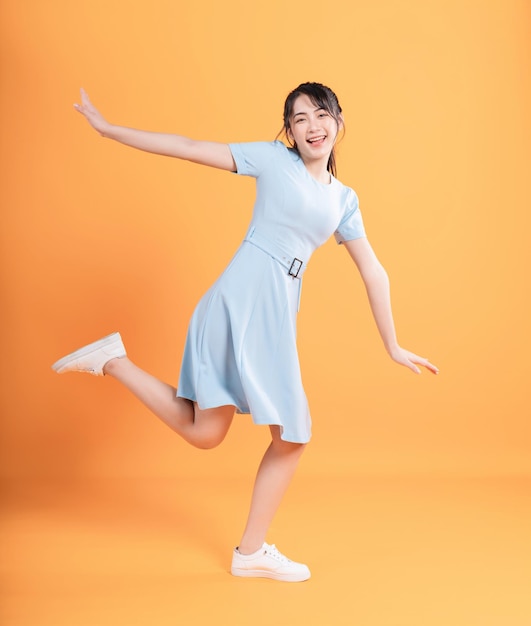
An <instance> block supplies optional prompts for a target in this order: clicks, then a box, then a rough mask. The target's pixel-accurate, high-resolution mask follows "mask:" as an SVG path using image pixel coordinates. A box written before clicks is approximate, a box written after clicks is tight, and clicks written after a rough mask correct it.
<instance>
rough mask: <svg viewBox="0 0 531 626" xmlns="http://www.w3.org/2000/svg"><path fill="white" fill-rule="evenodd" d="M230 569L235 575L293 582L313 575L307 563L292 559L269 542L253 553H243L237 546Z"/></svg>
mask: <svg viewBox="0 0 531 626" xmlns="http://www.w3.org/2000/svg"><path fill="white" fill-rule="evenodd" d="M230 571H231V574H232V575H233V576H244V577H256V578H273V579H274V580H283V581H285V582H292V583H295V582H301V581H303V580H308V578H310V576H311V574H310V570H309V569H308V567H307V566H306V565H304V564H303V563H296V562H295V561H290V560H289V559H288V558H287V557H285V556H284V555H283V554H281V553H280V552H279V551H278V550H277V548H276V547H275V546H274V545H272V546H270V545H269V544H267V543H264V545H263V546H262V547H261V548H260V549H259V550H257V551H256V552H253V554H241V553H240V552H239V551H238V548H235V549H234V553H233V555H232V567H231V570H230Z"/></svg>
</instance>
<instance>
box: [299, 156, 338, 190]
mask: <svg viewBox="0 0 531 626" xmlns="http://www.w3.org/2000/svg"><path fill="white" fill-rule="evenodd" d="M303 162H304V165H305V166H306V169H307V170H308V172H309V173H310V174H311V175H312V176H313V178H315V180H318V181H319V182H320V183H323V184H325V185H328V184H329V183H331V182H332V176H331V175H330V172H329V171H328V170H327V165H328V157H326V160H325V159H316V160H315V161H313V160H312V161H305V160H304V159H303Z"/></svg>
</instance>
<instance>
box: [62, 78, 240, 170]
mask: <svg viewBox="0 0 531 626" xmlns="http://www.w3.org/2000/svg"><path fill="white" fill-rule="evenodd" d="M74 108H75V109H76V111H78V112H79V113H81V114H82V115H83V116H84V117H85V118H86V120H87V121H88V123H89V124H90V125H91V126H92V127H93V128H94V129H95V130H96V131H97V132H98V133H99V134H100V135H101V136H102V137H108V138H109V139H114V140H115V141H118V142H120V143H123V144H125V145H126V146H130V147H132V148H136V149H138V150H144V151H145V152H152V153H154V154H161V155H163V156H170V157H174V158H177V159H184V160H186V161H192V162H193V163H199V164H201V165H209V166H210V167H217V168H219V169H222V170H228V171H230V172H235V171H236V164H235V162H234V158H233V156H232V153H231V151H230V148H229V146H228V144H226V143H217V142H214V141H196V140H194V139H189V138H188V137H183V136H182V135H174V134H170V133H154V132H150V131H146V130H137V129H135V128H126V127H125V126H116V125H115V124H111V123H110V122H108V121H107V120H106V119H105V118H104V117H103V115H102V114H101V113H100V112H99V111H98V109H97V108H96V107H95V106H94V105H93V104H92V102H91V101H90V99H89V97H88V95H87V93H86V92H85V91H84V90H83V89H82V90H81V104H74Z"/></svg>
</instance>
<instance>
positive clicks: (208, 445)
mask: <svg viewBox="0 0 531 626" xmlns="http://www.w3.org/2000/svg"><path fill="white" fill-rule="evenodd" d="M226 434H227V433H226V432H223V433H202V434H201V435H200V436H196V437H194V439H193V441H190V443H191V444H192V445H193V446H195V447H196V448H199V449H200V450H212V449H213V448H217V447H218V446H219V444H220V443H221V442H222V441H223V440H224V439H225V435H226Z"/></svg>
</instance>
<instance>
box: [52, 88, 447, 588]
mask: <svg viewBox="0 0 531 626" xmlns="http://www.w3.org/2000/svg"><path fill="white" fill-rule="evenodd" d="M75 108H76V109H77V111H79V113H81V114H82V115H83V116H84V117H85V118H86V119H87V121H88V122H89V124H90V125H91V126H92V127H93V128H94V129H95V130H96V131H98V132H99V133H100V134H101V135H102V136H103V137H108V138H110V139H114V140H115V141H119V142H121V143H123V144H125V145H128V146H131V147H133V148H137V149H140V150H145V151H148V152H153V153H156V154H162V155H166V156H171V157H176V158H178V159H185V160H188V161H193V162H194V163H200V164H202V165H209V166H212V167H217V168H220V169H224V170H227V171H229V172H237V173H238V174H242V175H247V176H253V177H255V178H256V183H257V195H256V202H255V206H254V211H253V215H252V219H251V223H250V226H249V230H248V232H247V235H246V237H245V239H244V241H243V242H242V244H241V246H240V248H239V249H238V251H237V252H236V254H235V256H234V258H233V259H232V261H231V262H230V264H229V266H228V267H227V269H226V270H225V272H224V273H223V274H222V276H221V277H220V278H219V279H218V280H217V281H216V283H215V284H214V285H213V286H212V287H211V288H210V290H209V291H208V292H207V293H206V294H205V296H204V297H203V298H202V299H201V301H200V302H199V304H198V306H197V308H196V310H195V312H194V314H193V317H192V320H191V322H190V326H189V330H188V337H187V342H186V346H185V351H184V356H183V361H182V368H181V374H180V379H179V383H178V386H177V389H175V388H174V387H171V386H170V385H167V384H165V383H163V382H161V381H159V380H158V379H156V378H154V377H153V376H151V375H150V374H148V373H146V372H145V371H143V370H142V369H140V368H139V367H138V366H137V365H135V364H134V363H133V362H131V361H130V360H129V359H128V357H127V356H126V351H125V348H124V346H123V343H122V340H121V337H120V335H119V334H118V333H114V334H112V335H109V336H108V337H105V338H103V339H100V340H99V341H96V342H95V343H93V344H90V345H88V346H85V347H84V348H81V349H80V350H77V351H76V352H74V353H72V354H70V355H68V356H66V357H64V358H62V359H61V360H59V361H57V363H55V364H54V365H53V369H54V370H55V371H57V372H59V373H63V372H68V371H81V372H89V373H91V374H96V375H104V374H106V375H107V376H110V377H112V378H115V379H116V380H117V381H119V382H120V383H122V384H123V385H125V386H126V387H127V388H128V389H129V390H130V391H131V392H132V393H133V394H134V395H135V396H136V397H137V398H138V399H139V400H140V401H141V402H143V404H144V405H145V406H146V407H147V408H148V409H150V410H151V411H152V412H153V413H154V414H155V415H157V416H158V417H159V418H160V419H162V420H163V421H164V422H165V423H166V424H167V425H168V426H169V427H170V428H172V429H173V430H174V431H176V432H177V433H178V434H179V435H181V437H183V438H184V439H185V440H186V441H188V442H189V443H191V444H192V445H194V446H197V447H199V448H212V447H214V446H217V445H218V444H219V443H221V441H223V439H224V437H225V435H226V434H227V431H228V429H229V427H230V425H231V422H232V419H233V415H234V413H235V412H239V413H251V414H252V417H253V421H254V422H255V423H257V424H267V425H268V426H269V428H270V430H271V437H272V441H271V444H270V445H269V447H268V448H267V450H266V452H265V455H264V457H263V459H262V462H261V464H260V467H259V469H258V474H257V477H256V482H255V486H254V490H253V495H252V500H251V506H250V511H249V516H248V519H247V524H246V527H245V529H244V532H243V536H242V538H241V541H240V542H239V545H238V547H237V548H235V549H234V552H233V559H232V567H231V572H232V574H234V575H235V576H249V577H251V576H261V577H268V578H273V579H276V580H283V581H302V580H306V579H308V578H309V577H310V571H309V569H308V567H307V566H306V565H304V564H302V563H296V562H294V561H291V560H289V559H287V558H286V557H285V556H283V555H282V554H281V553H280V552H279V551H278V550H277V549H276V547H275V546H274V545H269V544H267V543H265V540H266V534H267V531H268V528H269V525H270V523H271V521H272V519H273V516H274V514H275V512H276V510H277V508H278V506H279V504H280V501H281V499H282V496H283V495H284V493H285V491H286V489H287V487H288V485H289V483H290V481H291V479H292V477H293V474H294V472H295V469H296V467H297V463H298V461H299V458H300V456H301V454H302V452H303V450H304V447H305V444H306V443H307V442H308V441H309V440H310V435H311V431H310V428H311V421H310V414H309V410H308V404H307V401H306V395H305V393H304V389H303V386H302V382H301V375H300V368H299V360H298V355H297V348H296V341H295V335H296V317H297V311H298V307H299V296H300V287H301V278H302V274H303V272H304V270H305V269H306V265H307V263H308V261H309V259H310V256H311V254H312V253H313V251H314V250H315V249H316V248H317V247H318V246H320V245H321V244H322V243H324V242H325V241H326V240H327V239H328V238H329V237H330V236H331V235H332V234H334V235H335V238H336V240H337V242H338V243H340V244H343V245H344V246H345V247H346V249H347V250H348V252H349V254H350V256H351V257H352V259H353V261H354V262H355V264H356V266H357V267H358V269H359V271H360V274H361V277H362V279H363V281H364V284H365V287H366V289H367V294H368V298H369V303H370V306H371V309H372V313H373V316H374V319H375V321H376V325H377V327H378V331H379V333H380V335H381V338H382V340H383V343H384V346H385V348H386V350H387V352H388V353H389V355H390V357H391V358H392V359H393V360H394V361H396V362H397V363H399V364H401V365H404V366H406V367H408V368H410V369H411V370H412V371H413V372H415V373H420V369H419V367H418V366H419V365H420V366H423V367H425V368H427V369H428V370H429V371H431V372H433V373H437V371H438V370H437V368H436V367H435V366H434V365H432V364H431V363H430V362H429V361H428V360H427V359H425V358H422V357H419V356H417V355H416V354H414V353H412V352H409V351H407V350H405V349H403V348H402V347H400V345H399V344H398V341H397V338H396V334H395V328H394V323H393V317H392V313H391V303H390V297H389V282H388V278H387V274H386V272H385V270H384V268H383V267H382V265H381V264H380V262H379V261H378V259H377V257H376V255H375V254H374V252H373V250H372V248H371V246H370V244H369V242H368V240H367V238H366V236H365V231H364V228H363V222H362V218H361V214H360V211H359V208H358V199H357V196H356V194H355V193H354V191H353V190H352V189H350V188H349V187H346V186H345V185H343V184H342V183H340V182H339V181H338V180H337V179H336V178H335V174H336V169H335V154H334V145H335V142H336V139H337V136H338V133H339V132H340V131H341V129H342V127H343V117H342V113H341V107H340V106H339V102H338V100H337V97H336V95H335V94H334V93H333V92H332V91H331V90H330V89H329V88H328V87H325V86H324V85H321V84H319V83H303V84H301V85H299V86H298V87H297V88H296V89H294V90H293V91H292V92H291V93H290V94H289V95H288V97H287V99H286V102H285V106H284V132H285V134H286V137H287V139H288V142H289V144H290V147H287V146H286V145H285V144H284V143H282V142H280V141H273V142H261V143H244V144H224V143H213V142H208V141H195V140H193V139H189V138H187V137H184V136H180V135H173V134H163V133H152V132H147V131H142V130H135V129H132V128H125V127H121V126H116V125H114V124H111V123H109V122H107V121H106V120H105V118H104V117H103V116H102V115H101V114H100V113H99V111H98V110H97V109H96V108H95V107H94V106H93V105H92V103H91V102H90V100H89V98H88V96H87V94H86V93H85V92H83V91H82V92H81V104H77V105H75ZM242 286H244V288H242Z"/></svg>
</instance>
